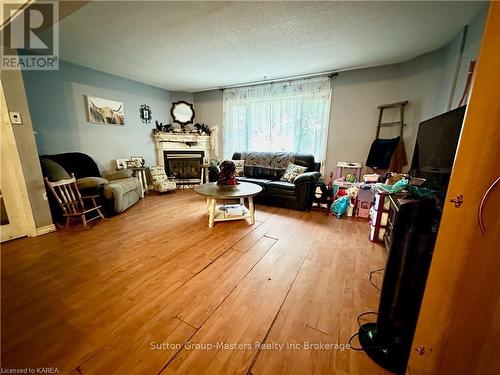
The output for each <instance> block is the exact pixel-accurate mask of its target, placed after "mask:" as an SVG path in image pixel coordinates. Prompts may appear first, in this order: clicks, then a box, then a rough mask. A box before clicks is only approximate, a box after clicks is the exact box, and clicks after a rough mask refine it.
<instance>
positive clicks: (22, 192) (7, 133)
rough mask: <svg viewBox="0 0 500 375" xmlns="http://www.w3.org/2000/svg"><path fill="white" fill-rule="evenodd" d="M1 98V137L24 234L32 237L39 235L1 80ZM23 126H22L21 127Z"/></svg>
mask: <svg viewBox="0 0 500 375" xmlns="http://www.w3.org/2000/svg"><path fill="white" fill-rule="evenodd" d="M0 96H1V98H0V99H1V100H0V101H1V102H2V104H1V112H2V115H1V121H2V123H3V124H4V125H2V133H1V136H2V138H4V144H5V148H6V149H5V150H4V151H5V152H6V153H7V154H8V155H9V159H10V160H9V161H10V163H11V166H12V171H13V180H14V181H13V183H14V185H15V186H16V188H17V191H18V193H19V194H18V199H19V203H20V206H21V209H22V216H23V218H24V230H23V231H24V232H25V233H26V235H28V236H30V237H34V236H36V235H37V229H36V224H35V218H34V217H33V210H32V207H31V203H30V200H29V194H28V188H27V187H26V179H25V178H24V173H23V169H22V166H21V159H20V158H19V152H18V150H17V144H16V139H15V136H14V130H13V129H12V124H11V122H10V117H9V110H8V108H7V101H6V98H5V91H4V89H3V84H2V81H1V80H0ZM21 126H22V125H21Z"/></svg>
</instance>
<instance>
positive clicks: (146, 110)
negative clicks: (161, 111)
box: [139, 104, 153, 124]
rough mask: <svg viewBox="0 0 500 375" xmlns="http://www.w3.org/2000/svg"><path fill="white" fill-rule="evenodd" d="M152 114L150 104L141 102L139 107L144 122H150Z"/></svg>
mask: <svg viewBox="0 0 500 375" xmlns="http://www.w3.org/2000/svg"><path fill="white" fill-rule="evenodd" d="M152 114H153V112H151V108H150V107H149V105H146V104H141V107H140V108H139V117H140V118H141V120H142V122H143V123H145V124H149V123H150V122H151V119H152V118H153V116H152Z"/></svg>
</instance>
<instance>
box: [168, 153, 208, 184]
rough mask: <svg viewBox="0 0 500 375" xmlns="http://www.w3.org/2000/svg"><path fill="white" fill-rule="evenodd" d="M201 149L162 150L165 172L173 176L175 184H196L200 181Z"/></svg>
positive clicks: (202, 155) (202, 154) (203, 154)
mask: <svg viewBox="0 0 500 375" xmlns="http://www.w3.org/2000/svg"><path fill="white" fill-rule="evenodd" d="M204 157H205V152H204V151H203V150H169V151H163V159H164V161H165V172H166V173H167V175H168V176H173V177H174V179H175V182H176V183H177V185H196V184H200V183H201V177H202V167H201V166H202V164H203V158H204Z"/></svg>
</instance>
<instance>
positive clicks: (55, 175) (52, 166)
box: [40, 157, 71, 182]
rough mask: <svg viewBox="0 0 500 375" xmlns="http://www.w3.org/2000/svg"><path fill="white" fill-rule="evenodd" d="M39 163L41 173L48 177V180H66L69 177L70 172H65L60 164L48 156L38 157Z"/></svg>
mask: <svg viewBox="0 0 500 375" xmlns="http://www.w3.org/2000/svg"><path fill="white" fill-rule="evenodd" d="M40 164H41V165H42V171H43V175H44V176H45V177H47V178H48V179H49V181H52V182H54V181H60V180H67V179H69V178H71V176H70V174H69V173H68V172H66V169H64V168H63V167H62V166H61V164H59V163H56V162H55V161H53V160H50V159H49V158H44V157H41V158H40Z"/></svg>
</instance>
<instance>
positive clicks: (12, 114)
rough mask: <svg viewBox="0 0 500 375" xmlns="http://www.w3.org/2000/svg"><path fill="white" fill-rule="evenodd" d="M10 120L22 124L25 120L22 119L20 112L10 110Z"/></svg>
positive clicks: (15, 123)
mask: <svg viewBox="0 0 500 375" xmlns="http://www.w3.org/2000/svg"><path fill="white" fill-rule="evenodd" d="M9 115H10V122H11V123H12V124H14V125H21V124H22V123H23V120H22V119H21V114H20V113H19V112H10V113H9Z"/></svg>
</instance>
